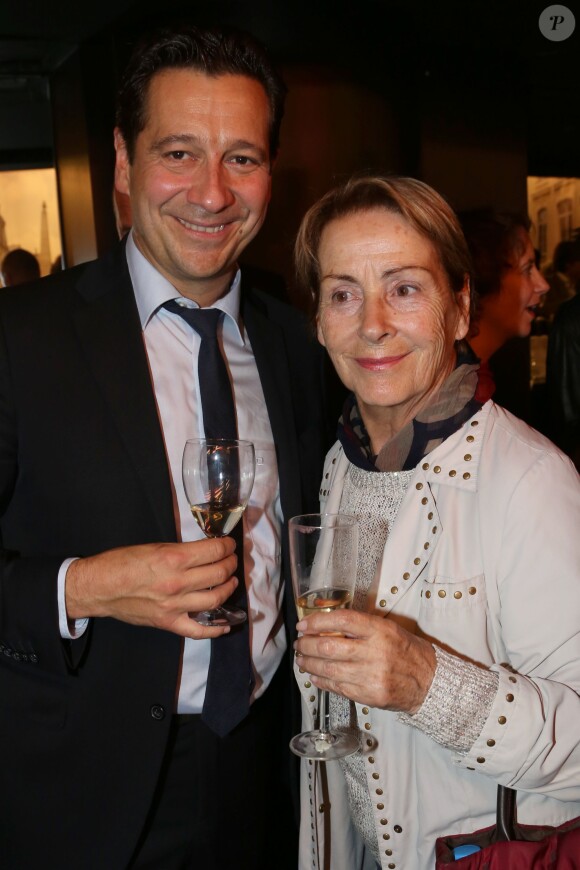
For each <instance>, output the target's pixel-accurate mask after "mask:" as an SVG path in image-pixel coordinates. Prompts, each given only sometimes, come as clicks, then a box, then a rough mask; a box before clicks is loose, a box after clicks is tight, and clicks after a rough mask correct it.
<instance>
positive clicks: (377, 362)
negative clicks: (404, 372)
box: [355, 353, 407, 372]
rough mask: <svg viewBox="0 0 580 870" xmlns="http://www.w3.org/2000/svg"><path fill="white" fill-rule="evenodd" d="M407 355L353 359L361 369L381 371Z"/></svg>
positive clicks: (394, 364)
mask: <svg viewBox="0 0 580 870" xmlns="http://www.w3.org/2000/svg"><path fill="white" fill-rule="evenodd" d="M406 356H407V354H406V353H401V354H398V355H397V356H381V357H374V356H371V357H364V356H361V357H356V358H355V361H356V363H357V365H359V366H360V367H361V368H362V369H366V370H367V371H370V372H382V371H385V370H386V369H390V368H393V366H396V365H397V363H399V362H400V361H401V360H402V359H404V358H405V357H406Z"/></svg>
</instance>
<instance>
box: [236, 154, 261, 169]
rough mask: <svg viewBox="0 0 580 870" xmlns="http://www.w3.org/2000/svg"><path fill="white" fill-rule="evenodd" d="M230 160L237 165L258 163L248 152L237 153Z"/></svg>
mask: <svg viewBox="0 0 580 870" xmlns="http://www.w3.org/2000/svg"><path fill="white" fill-rule="evenodd" d="M230 162H231V163H235V165H236V166H254V165H255V163H256V161H255V160H253V159H252V158H251V157H248V156H247V155H246V154H236V155H235V156H234V157H232V158H231V160H230Z"/></svg>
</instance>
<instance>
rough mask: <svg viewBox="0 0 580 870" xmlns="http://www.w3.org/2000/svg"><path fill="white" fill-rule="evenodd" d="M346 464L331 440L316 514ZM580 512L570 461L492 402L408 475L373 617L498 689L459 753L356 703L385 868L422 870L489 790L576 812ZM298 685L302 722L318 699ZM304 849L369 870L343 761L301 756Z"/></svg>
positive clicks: (552, 812)
mask: <svg viewBox="0 0 580 870" xmlns="http://www.w3.org/2000/svg"><path fill="white" fill-rule="evenodd" d="M347 468H348V460H347V459H346V457H345V456H344V453H343V451H342V448H341V447H340V445H338V444H337V445H335V446H334V447H333V448H332V450H331V451H330V453H329V454H328V456H327V461H326V465H325V470H324V477H323V483H322V487H321V505H322V510H326V511H328V512H329V513H334V512H336V511H338V510H339V508H340V499H341V492H342V484H343V480H344V475H345V473H346V470H347ZM579 519H580V478H579V477H578V475H577V473H576V471H575V469H574V468H573V466H572V464H571V463H570V462H569V460H568V459H567V458H566V457H565V456H563V454H561V453H559V452H558V451H557V449H556V448H555V447H554V446H553V445H552V444H551V443H550V442H549V441H547V440H546V439H545V438H544V437H543V436H541V435H540V434H538V433H537V432H535V431H534V430H532V429H530V428H529V427H528V426H527V425H525V424H524V423H522V422H521V421H520V420H518V419H516V418H515V417H513V416H512V415H511V414H509V413H508V412H507V411H504V410H503V409H502V408H500V407H499V406H497V405H495V404H494V403H493V402H491V401H489V402H487V403H486V404H485V405H484V407H483V408H482V409H481V411H480V412H478V413H477V414H476V415H475V416H474V417H473V418H472V419H471V420H468V421H467V422H466V423H465V425H464V426H463V427H462V428H461V429H460V430H459V431H458V432H456V433H455V434H454V435H452V436H451V437H450V438H448V439H447V440H446V441H445V442H444V443H443V444H442V445H440V446H439V447H438V448H436V449H435V450H434V451H433V452H432V453H430V454H429V455H428V456H427V458H426V460H425V461H424V462H423V463H421V465H420V466H419V467H417V469H416V470H415V473H414V476H413V478H412V480H411V483H410V485H409V489H408V491H407V493H406V495H405V497H404V499H403V502H402V504H401V507H400V509H399V513H398V515H397V519H396V523H395V525H394V528H393V530H392V532H391V534H390V535H389V538H388V540H387V543H386V546H385V549H384V552H383V557H382V559H381V561H380V563H379V567H378V569H377V574H376V577H375V581H374V583H373V585H372V586H371V589H370V591H369V594H368V598H367V602H368V609H369V611H370V612H373V613H376V614H380V615H383V616H385V617H387V618H389V619H395V620H397V621H399V622H400V623H401V624H402V625H404V627H405V628H407V629H408V630H412V631H415V632H416V633H418V634H421V635H423V636H425V637H428V638H429V639H431V640H432V641H434V642H436V643H439V644H441V645H442V646H444V647H445V648H446V649H447V650H449V651H450V652H454V653H457V654H459V655H460V656H462V657H465V658H468V659H471V660H472V661H474V662H476V663H478V664H481V665H483V666H485V667H489V668H491V669H492V670H494V671H495V672H497V673H498V675H499V689H498V692H497V695H496V697H495V700H494V702H493V705H492V708H491V712H490V714H489V716H488V718H487V721H486V723H485V725H484V727H483V730H482V731H481V733H480V736H479V737H478V739H477V740H476V742H475V743H474V745H473V746H472V748H471V750H470V751H469V752H467V753H457V752H453V751H450V750H448V749H445V748H444V747H442V746H440V745H439V744H437V743H435V742H434V741H432V740H431V739H430V738H428V737H427V736H425V735H424V734H422V733H421V732H420V731H418V730H417V729H415V728H411V727H409V726H408V725H405V724H404V723H402V722H400V721H398V718H397V714H396V713H393V712H389V711H384V710H378V709H373V708H368V707H365V706H364V705H362V704H356V714H357V718H358V725H359V728H360V731H361V735H362V737H361V744H362V751H363V755H364V758H365V767H366V771H367V783H368V788H369V791H370V795H371V800H372V804H373V809H374V815H375V825H376V832H377V838H378V841H379V848H380V855H381V868H383V870H386V868H389V870H394V868H396V870H431V868H433V867H434V866H435V857H434V846H435V839H436V837H437V836H439V835H443V834H453V833H466V832H469V831H473V830H476V829H479V828H483V827H486V826H487V825H491V824H493V822H494V819H495V801H496V786H497V784H498V783H503V784H505V785H510V786H513V787H515V788H517V789H518V790H519V795H518V821H520V822H522V823H524V824H539V823H543V824H548V825H555V824H560V823H561V822H563V821H565V820H567V819H570V818H573V817H575V816H577V815H579V814H580V728H579V725H578V723H580V697H579V695H578V692H579V691H580V533H579V528H580V526H579V522H578V521H579ZM296 677H297V680H298V684H299V687H300V690H301V693H302V701H303V715H304V725H305V727H307V728H309V727H312V723H313V720H314V714H315V708H316V700H317V698H316V692H315V691H314V689H313V687H312V685H311V684H310V681H309V679H308V674H304V673H300V672H299V671H298V670H297V669H296ZM300 849H301V851H300V870H359V868H363V867H364V868H367V867H375V862H374V860H372V859H370V856H369V855H368V854H367V855H366V857H365V855H364V852H365V850H364V848H363V844H362V843H361V842H360V839H359V838H358V835H357V834H356V832H355V830H354V827H353V825H352V824H351V822H350V818H349V812H348V803H347V796H346V787H345V782H344V777H343V776H342V773H341V768H340V763H339V762H330V763H327V764H318V763H316V762H309V761H305V760H304V761H303V762H302V824H301V847H300Z"/></svg>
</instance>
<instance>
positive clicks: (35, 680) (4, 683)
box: [0, 662, 73, 733]
mask: <svg viewBox="0 0 580 870" xmlns="http://www.w3.org/2000/svg"><path fill="white" fill-rule="evenodd" d="M72 689H73V687H72V686H71V685H70V680H66V679H65V678H63V677H57V676H55V675H54V674H49V673H46V672H44V673H43V672H38V671H37V670H36V668H35V667H34V666H31V665H21V666H16V665H12V664H11V663H10V662H0V698H1V699H2V701H1V703H0V733H2V732H4V731H5V729H6V728H7V727H9V728H10V729H17V730H18V731H21V730H23V729H26V727H27V726H28V725H30V726H34V725H42V726H44V727H47V728H52V729H55V730H56V729H61V728H63V727H64V725H65V722H66V718H67V712H68V704H69V699H70V693H71V691H72Z"/></svg>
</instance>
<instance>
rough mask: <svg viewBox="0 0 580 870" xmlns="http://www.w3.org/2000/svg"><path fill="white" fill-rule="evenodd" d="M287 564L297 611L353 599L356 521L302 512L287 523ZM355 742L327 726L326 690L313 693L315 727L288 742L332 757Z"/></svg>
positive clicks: (306, 752)
mask: <svg viewBox="0 0 580 870" xmlns="http://www.w3.org/2000/svg"><path fill="white" fill-rule="evenodd" d="M288 533H289V537H290V566H291V571H292V584H293V587H294V598H295V601H296V610H297V611H298V616H299V617H300V619H302V618H303V617H305V616H309V615H310V614H311V613H316V612H317V611H322V612H327V613H329V612H332V611H333V610H338V609H340V608H344V607H349V606H350V604H351V603H352V598H353V594H354V587H355V580H356V566H357V556H358V523H357V520H356V518H355V517H351V516H349V515H348V514H303V515H302V516H298V517H292V519H291V520H290V522H289V524H288ZM358 748H359V741H358V739H357V738H356V737H355V736H354V735H353V734H349V733H348V732H346V731H339V730H332V729H331V728H330V716H329V712H328V692H327V691H319V692H318V729H316V730H314V731H305V732H303V733H302V734H298V735H296V737H293V738H292V740H291V741H290V749H291V750H292V752H294V753H295V754H296V755H300V756H302V757H303V758H312V759H315V760H317V761H332V760H334V759H337V758H345V757H346V756H347V755H352V754H353V752H356V750H357V749H358Z"/></svg>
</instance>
